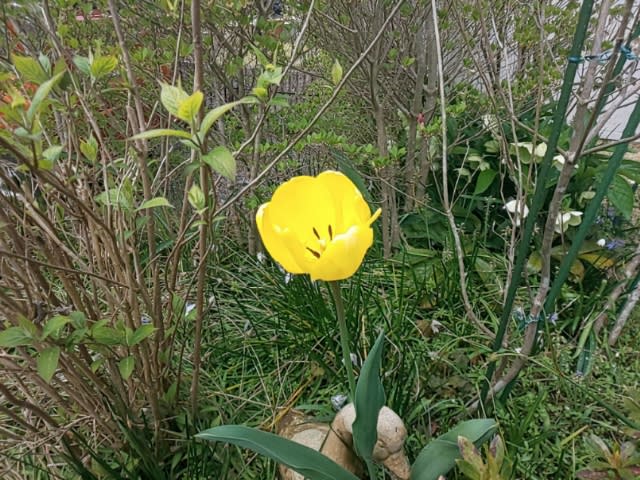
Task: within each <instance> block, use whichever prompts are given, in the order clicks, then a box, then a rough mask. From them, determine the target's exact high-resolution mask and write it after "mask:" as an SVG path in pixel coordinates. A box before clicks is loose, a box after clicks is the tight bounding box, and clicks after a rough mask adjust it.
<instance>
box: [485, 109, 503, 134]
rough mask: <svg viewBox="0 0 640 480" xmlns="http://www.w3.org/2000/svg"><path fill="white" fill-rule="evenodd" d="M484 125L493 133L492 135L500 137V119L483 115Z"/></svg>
mask: <svg viewBox="0 0 640 480" xmlns="http://www.w3.org/2000/svg"><path fill="white" fill-rule="evenodd" d="M482 123H483V124H484V127H485V128H486V129H487V130H489V131H490V132H491V135H493V136H494V137H499V136H500V123H499V122H498V117H497V116H496V115H491V114H487V115H483V116H482Z"/></svg>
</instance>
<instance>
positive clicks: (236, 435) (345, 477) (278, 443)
mask: <svg viewBox="0 0 640 480" xmlns="http://www.w3.org/2000/svg"><path fill="white" fill-rule="evenodd" d="M196 437H197V438H202V439H203V440H209V441H213V442H217V441H222V442H227V443H231V444H233V445H237V446H239V447H243V448H248V449H250V450H252V451H254V452H256V453H258V454H260V455H264V456H266V457H269V458H271V459H272V460H275V461H276V462H278V463H282V464H283V465H286V466H287V467H289V468H291V469H292V470H295V471H296V472H298V473H300V474H301V475H303V476H304V478H306V479H308V480H358V477H356V476H355V475H353V474H352V473H350V472H348V471H347V470H345V469H344V468H342V467H341V466H340V465H338V464H337V463H335V462H334V461H333V460H331V459H329V458H328V457H325V456H324V455H323V454H321V453H320V452H317V451H316V450H313V449H311V448H309V447H306V446H304V445H301V444H299V443H295V442H292V441H291V440H287V439H286V438H282V437H280V436H278V435H275V434H273V433H268V432H263V431H261V430H257V429H255V428H250V427H246V426H244V425H223V426H220V427H214V428H210V429H208V430H205V431H203V432H200V433H198V434H197V435H196Z"/></svg>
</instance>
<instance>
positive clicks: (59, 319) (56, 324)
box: [40, 315, 71, 340]
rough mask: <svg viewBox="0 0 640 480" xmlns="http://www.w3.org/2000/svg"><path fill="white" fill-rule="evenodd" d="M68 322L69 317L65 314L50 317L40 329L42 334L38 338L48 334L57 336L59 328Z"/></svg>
mask: <svg viewBox="0 0 640 480" xmlns="http://www.w3.org/2000/svg"><path fill="white" fill-rule="evenodd" d="M69 322H71V319H70V318H69V317H67V316H66V315H56V316H54V317H51V318H50V319H49V320H48V321H47V323H46V324H45V326H44V328H43V329H42V336H41V337H40V338H41V339H42V340H44V339H45V338H47V337H48V336H49V335H51V336H53V338H58V335H59V334H60V330H62V328H63V327H64V326H65V325H66V324H67V323H69Z"/></svg>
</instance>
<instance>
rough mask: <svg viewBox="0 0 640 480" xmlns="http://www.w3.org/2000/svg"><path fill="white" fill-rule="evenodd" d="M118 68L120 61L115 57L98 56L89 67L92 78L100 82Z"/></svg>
mask: <svg viewBox="0 0 640 480" xmlns="http://www.w3.org/2000/svg"><path fill="white" fill-rule="evenodd" d="M117 66H118V59H117V58H116V57H115V55H107V56H102V55H100V56H98V57H95V58H94V59H93V62H91V65H90V66H89V73H90V74H91V78H93V79H94V80H98V79H99V78H102V77H104V76H105V75H109V74H110V73H111V72H113V70H115V68H116V67H117Z"/></svg>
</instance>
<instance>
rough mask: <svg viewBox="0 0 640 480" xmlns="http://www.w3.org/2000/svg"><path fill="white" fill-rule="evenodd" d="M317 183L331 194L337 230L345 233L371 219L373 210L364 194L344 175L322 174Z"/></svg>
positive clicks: (335, 173)
mask: <svg viewBox="0 0 640 480" xmlns="http://www.w3.org/2000/svg"><path fill="white" fill-rule="evenodd" d="M316 181H317V182H318V183H319V184H320V185H322V186H323V188H325V189H326V190H327V191H329V192H331V197H332V200H333V205H334V211H335V215H336V225H335V229H336V231H337V232H340V233H342V232H344V231H346V230H347V229H348V228H349V227H351V226H352V225H360V224H363V223H366V222H367V221H368V220H369V218H370V217H371V209H370V208H369V205H368V204H367V202H366V201H365V199H364V198H363V196H362V192H360V190H358V188H357V187H356V186H355V185H354V184H353V182H351V180H349V177H347V176H346V175H344V174H343V173H340V172H336V171H333V170H327V171H325V172H322V173H321V174H320V175H318V176H317V177H316Z"/></svg>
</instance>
